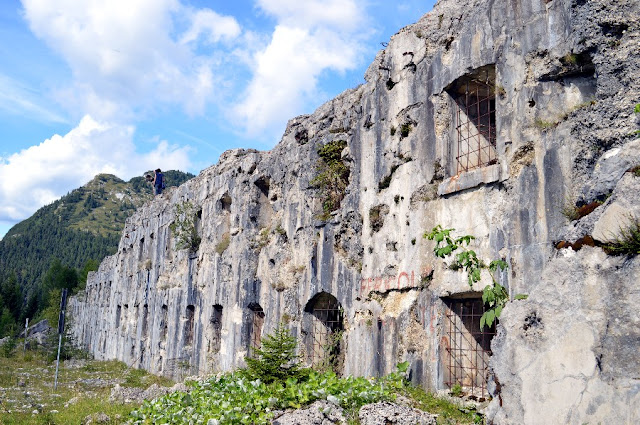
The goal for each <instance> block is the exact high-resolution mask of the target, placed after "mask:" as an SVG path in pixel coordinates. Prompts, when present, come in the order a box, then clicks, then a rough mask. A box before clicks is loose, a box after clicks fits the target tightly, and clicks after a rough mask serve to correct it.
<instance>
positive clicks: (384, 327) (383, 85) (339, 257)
mask: <svg viewBox="0 0 640 425" xmlns="http://www.w3.org/2000/svg"><path fill="white" fill-rule="evenodd" d="M639 17H640V15H639V6H638V2H635V1H634V2H621V1H620V2H617V1H614V2H612V1H604V0H591V1H589V0H576V1H571V0H551V1H542V0H540V1H539V0H535V1H531V2H520V1H506V0H502V1H501V0H492V1H482V0H478V1H472V0H469V1H441V2H439V3H438V4H437V5H436V7H435V8H434V10H433V11H432V12H431V13H429V14H427V15H426V16H425V17H423V18H422V19H421V20H420V21H419V22H418V23H416V24H414V25H411V26H409V27H407V28H404V29H402V30H401V31H400V32H399V33H398V34H396V35H395V36H394V37H392V39H391V41H390V43H389V45H388V47H387V48H386V49H385V50H383V51H381V52H380V53H379V54H378V56H377V57H376V59H375V61H374V63H373V64H372V65H371V66H370V68H369V69H368V71H367V73H366V75H365V79H366V83H365V84H363V85H361V86H359V87H357V88H355V89H353V90H348V91H346V92H345V93H343V94H341V95H340V96H338V97H337V98H336V99H334V100H332V101H330V102H328V103H326V104H325V105H323V106H321V107H320V108H318V110H317V111H315V112H314V113H313V114H311V115H308V116H301V117H297V118H294V119H292V120H291V121H290V122H289V125H288V127H287V130H286V131H285V134H284V136H283V138H282V141H281V142H280V143H279V144H278V145H277V146H276V147H275V148H274V149H273V150H271V151H269V152H256V151H245V150H234V151H229V152H226V153H225V154H223V155H222V157H221V158H220V162H219V163H218V164H217V165H215V166H212V167H210V168H208V169H206V170H204V171H203V172H201V173H200V175H199V176H198V177H196V178H195V179H193V180H191V181H189V182H187V183H186V184H184V185H183V186H181V187H179V188H177V189H172V190H169V191H167V193H165V194H164V195H162V196H160V197H157V198H156V199H155V200H153V201H152V202H150V203H148V204H147V205H145V206H144V207H143V208H141V209H140V210H138V212H137V213H136V214H135V215H134V216H133V217H131V218H130V219H129V220H128V222H127V224H126V227H125V230H124V233H123V236H122V239H121V241H120V246H119V250H118V253H117V254H116V255H114V256H112V257H110V258H108V259H106V260H105V261H104V262H103V263H102V265H101V266H100V269H99V271H98V272H96V273H95V274H92V275H90V277H89V279H88V282H87V288H86V291H85V293H84V294H81V295H79V296H78V297H76V298H74V299H73V300H72V301H71V303H70V308H71V310H72V315H73V318H74V327H73V331H74V333H75V335H76V337H77V338H78V341H79V342H80V343H81V344H83V345H84V346H86V347H87V348H88V349H89V350H90V351H91V352H92V353H93V354H94V355H95V356H96V357H97V358H101V359H111V358H117V359H121V360H123V361H125V362H127V363H130V364H133V365H134V366H137V367H143V368H145V369H148V370H150V371H152V372H155V373H164V374H167V375H171V376H180V375H183V374H188V373H194V372H197V373H212V372H216V371H221V370H230V369H232V368H235V367H239V366H241V365H243V358H244V356H245V355H247V353H248V350H249V347H250V344H251V341H252V340H254V339H255V338H256V332H261V333H262V334H264V333H266V332H269V331H270V330H272V329H273V328H274V327H275V326H276V324H277V323H279V322H284V323H286V324H287V325H288V326H289V327H290V328H291V329H292V331H293V332H294V334H296V335H297V336H298V337H299V338H300V341H301V350H302V352H303V353H305V354H306V355H307V357H308V358H309V357H310V356H311V352H312V351H313V349H314V326H315V325H316V324H317V323H316V322H317V320H315V319H314V318H313V316H312V315H311V314H309V313H308V312H305V306H306V305H307V303H308V302H309V301H310V300H311V299H312V298H313V297H314V296H316V295H317V294H319V293H322V292H326V293H330V294H332V295H333V296H335V297H336V298H337V300H338V302H339V303H340V305H341V308H342V309H343V311H344V322H343V325H344V334H343V335H342V339H341V342H340V353H341V362H340V368H341V369H342V371H343V372H344V373H346V374H357V375H378V374H383V373H388V372H390V371H392V370H393V369H394V367H395V365H396V363H398V362H399V361H402V360H405V359H406V360H409V361H410V362H411V370H412V379H414V380H415V381H416V382H420V383H421V384H422V385H424V386H425V387H427V388H443V387H445V386H446V383H445V374H446V367H447V366H446V357H447V355H448V354H447V352H446V346H447V344H448V343H449V342H450V341H448V339H447V338H449V335H447V333H446V332H445V329H444V323H445V311H446V306H445V303H444V302H443V299H446V298H447V297H459V296H468V295H473V294H475V295H476V296H477V294H479V292H481V290H482V288H483V287H484V286H485V285H486V284H487V283H488V282H487V281H483V282H480V283H477V284H476V285H475V286H474V288H473V291H472V290H470V288H469V286H468V285H467V283H466V277H465V275H464V273H462V272H459V271H453V270H450V269H449V268H447V266H446V264H445V262H443V261H441V260H439V259H436V258H434V256H433V253H432V248H433V243H432V242H430V241H427V240H426V239H423V238H422V234H423V232H424V231H425V230H427V229H431V228H432V227H433V226H435V225H436V224H441V225H443V226H445V227H454V228H456V229H457V232H459V234H472V235H474V236H476V237H477V239H476V241H475V245H474V248H475V249H476V251H477V252H478V254H479V255H480V256H481V257H482V258H504V259H505V260H506V261H507V263H508V264H509V265H510V268H509V269H508V271H506V272H503V273H501V274H500V275H499V276H497V278H498V280H499V281H500V282H501V283H502V284H503V285H505V286H506V287H507V288H508V290H509V293H510V295H511V296H513V295H514V294H516V293H527V294H531V297H530V299H529V300H527V301H519V302H514V303H511V304H510V305H509V306H508V307H507V308H506V309H505V311H504V313H503V317H502V318H501V326H500V327H499V328H498V330H499V334H498V337H497V339H496V341H495V343H494V347H493V351H494V357H493V359H492V365H493V369H494V374H495V378H494V384H493V385H492V391H493V395H494V401H493V403H492V408H491V417H492V418H494V419H495V420H496V422H498V423H560V422H566V423H582V422H589V423H597V422H598V421H601V422H603V423H625V421H626V422H627V423H633V422H637V419H638V412H637V407H636V406H639V405H640V403H639V402H640V398H639V397H640V395H639V393H638V385H639V384H640V376H638V370H640V369H639V368H638V367H637V366H638V365H637V361H636V360H637V356H635V358H634V356H633V354H632V353H635V352H637V351H638V349H639V348H640V340H639V338H640V331H639V330H638V329H639V328H638V313H637V312H634V311H633V309H632V308H631V307H630V306H633V305H640V295H639V294H638V290H637V284H638V263H637V261H638V260H637V259H634V260H625V259H623V258H617V257H616V258H611V257H607V256H606V255H605V254H604V253H603V252H602V251H601V249H600V248H589V249H585V250H584V251H579V252H578V253H573V252H572V251H567V250H566V249H564V250H561V251H558V250H556V248H555V243H556V242H557V241H560V240H568V241H570V242H573V241H575V240H576V239H578V238H580V237H583V236H585V235H588V234H594V236H596V235H601V236H600V239H604V238H605V236H602V235H608V234H610V233H612V232H616V231H617V230H618V226H619V223H620V214H621V211H624V212H626V211H628V212H630V213H633V212H634V211H635V212H636V213H638V214H639V215H640V200H639V199H638V197H637V193H636V192H637V187H638V181H639V180H638V178H637V177H634V175H633V174H631V173H627V170H628V169H629V168H631V167H633V166H634V165H637V164H640V145H639V143H640V142H638V141H637V140H636V139H635V135H634V134H633V132H634V131H635V130H637V129H638V123H637V121H636V119H635V116H634V114H633V106H634V103H637V102H638V100H639V99H640V88H639V85H638V83H637V81H639V78H640V71H639V69H640V68H639V67H640V60H639V57H638V56H639V55H640V49H638V41H639V40H640V38H639V32H638V26H639V24H638V22H639V21H640V20H639V19H638V18H639ZM483 67H486V68H483ZM477 69H489V70H492V76H491V79H492V81H491V85H492V86H494V87H495V108H496V112H495V122H496V129H495V130H496V135H497V137H496V143H495V148H494V150H495V153H496V155H497V158H496V161H492V163H491V164H490V165H488V166H487V167H483V168H481V169H476V170H473V171H470V172H466V173H461V174H459V175H456V174H457V171H456V168H455V156H456V152H455V149H456V144H457V140H456V137H457V135H456V132H455V130H454V127H455V126H454V122H455V111H456V104H455V101H454V99H453V97H452V94H450V91H447V90H448V89H449V88H450V87H452V83H454V82H455V81H460V80H458V79H459V78H461V77H464V76H465V75H467V74H472V73H473V72H474V70H477ZM493 74H494V75H493ZM487 75H488V74H487ZM476 77H477V75H476ZM403 125H404V129H408V128H409V126H410V131H409V132H408V134H407V132H406V131H405V132H403V131H402V129H403ZM338 140H345V141H346V142H347V148H346V149H345V150H344V151H343V153H342V156H343V159H344V161H345V162H346V163H347V164H348V166H349V168H350V175H349V184H348V187H347V189H346V191H345V197H344V199H343V200H342V203H341V207H340V209H339V210H338V211H336V212H334V213H332V214H331V218H330V219H329V220H326V221H322V220H320V219H319V218H318V216H319V214H320V213H321V212H322V206H321V200H320V196H319V190H318V189H317V188H314V187H313V185H312V180H313V178H314V177H315V175H316V174H317V171H316V163H317V161H318V160H319V156H318V153H317V150H318V148H319V147H321V146H323V145H324V144H326V143H329V142H331V141H338ZM596 199H602V200H604V204H603V205H602V206H600V207H598V208H596V210H595V211H594V212H592V213H591V214H589V215H587V216H586V217H584V218H582V219H580V220H574V221H569V220H568V219H567V218H566V217H565V216H564V215H563V214H562V211H563V208H564V207H566V206H567V205H568V204H573V203H575V202H579V203H589V202H591V201H593V200H596ZM185 200H188V201H190V202H192V203H193V204H194V205H196V207H197V208H198V209H201V215H200V217H201V218H200V221H199V223H198V228H199V232H200V235H201V236H202V243H201V245H200V247H199V249H198V251H197V252H196V253H195V254H193V255H191V254H190V253H189V252H188V251H187V250H179V249H177V248H176V240H175V237H174V235H172V232H171V230H170V228H169V226H170V224H171V223H172V222H173V221H174V206H175V205H176V204H178V203H180V202H183V201H185ZM372 211H373V212H372ZM227 239H228V240H229V245H228V247H227V248H226V249H224V250H223V249H222V245H220V243H221V242H224V241H225V240H227ZM603 265H606V267H605V266H603ZM606 270H611V272H610V273H609V272H607V271H606ZM578 276H579V277H578ZM549 285H552V286H553V287H554V288H556V289H552V290H550V289H549ZM563 285H565V286H563ZM568 288H572V289H571V290H568ZM585 291H587V292H588V296H587V295H585ZM599 294H603V296H602V298H601V299H600V298H598V296H599ZM622 294H624V295H625V299H624V300H623V299H622ZM611 303H614V304H615V303H618V305H617V307H615V309H614V306H612V305H611ZM257 305H259V306H260V307H261V308H262V309H263V311H264V326H263V328H262V329H260V328H259V322H261V321H262V319H255V317H254V313H253V310H252V308H253V309H255V307H256V306H257ZM563 308H566V310H563ZM614 310H615V314H613V315H612V313H611V311H614ZM532 311H536V312H537V313H536V314H539V315H541V317H542V323H544V329H545V332H546V333H545V334H544V335H543V336H541V337H540V340H541V341H542V340H544V343H542V342H539V343H538V342H537V340H535V339H534V340H531V341H530V342H528V343H527V344H523V342H522V339H523V338H524V339H526V338H529V337H528V336H527V335H528V334H529V333H530V329H531V327H527V326H525V325H524V324H523V320H524V321H525V322H524V323H528V322H527V320H529V321H530V319H527V318H528V317H530V315H531V312H532ZM607 312H609V313H607ZM607 314H609V315H612V316H609V318H610V319H612V320H614V321H615V320H616V318H618V319H619V320H617V321H615V326H614V327H615V330H614V329H613V328H612V327H611V326H605V325H604V323H605V322H603V321H605V320H608V319H605V316H607ZM583 316H584V317H587V318H588V320H587V321H586V322H581V319H580V318H581V317H583ZM614 316H615V317H614ZM623 319H624V320H623ZM612 323H614V322H612ZM572 326H573V327H572ZM612 326H613V324H612ZM525 328H526V329H525ZM578 331H579V332H578ZM218 334H219V335H218ZM578 335H584V338H583V337H578ZM316 337H317V334H316ZM556 342H557V344H558V345H554V344H556ZM612 343H615V344H614V346H615V347H618V348H616V350H615V352H617V351H618V349H619V351H620V352H622V353H624V355H622V356H620V357H619V356H618V355H617V354H615V353H614V352H613V351H611V350H612V348H611V344H612ZM574 353H575V356H574ZM598 356H600V357H598ZM574 358H575V361H574V360H573V359H574ZM598 359H599V360H598ZM556 362H557V363H556ZM576 362H577V363H576ZM594 362H595V363H594ZM634 362H635V363H634ZM634 367H635V369H634ZM527 368H530V369H528V370H525V369H527ZM573 371H575V373H573ZM577 375H579V377H576V376H577ZM557 379H561V380H563V381H562V385H559V384H558V385H556V380H557ZM571 379H576V380H577V381H579V382H580V383H581V385H582V387H581V389H580V391H581V393H580V396H576V397H568V395H567V389H568V388H569V387H570V382H572V381H571ZM537 382H541V383H543V384H544V385H540V386H539V385H537ZM496 383H497V384H496ZM498 384H499V385H498ZM541 388H546V389H545V391H547V393H546V394H540V393H539V390H540V389H541ZM576 391H577V390H576ZM593 391H595V392H600V393H596V394H594V393H593ZM598 397H601V398H598ZM612 398H616V400H620V406H621V407H620V408H614V403H613V402H612ZM622 400H625V401H624V402H623V401H622ZM598 403H599V404H598ZM625 403H626V404H625ZM596 405H603V406H604V405H607V407H602V408H598V407H597V406H596ZM623 405H626V406H627V407H626V408H624V407H623ZM593 406H595V407H593ZM547 410H549V413H548V414H547V416H548V418H552V419H549V420H547V419H548V418H547V417H538V416H536V415H537V414H540V412H541V411H547ZM612 418H613V419H612Z"/></svg>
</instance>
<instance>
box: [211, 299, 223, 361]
mask: <svg viewBox="0 0 640 425" xmlns="http://www.w3.org/2000/svg"><path fill="white" fill-rule="evenodd" d="M221 341H222V306H221V305H218V304H216V305H214V306H213V311H212V312H211V339H210V340H209V351H213V352H214V353H217V352H219V351H220V343H221Z"/></svg>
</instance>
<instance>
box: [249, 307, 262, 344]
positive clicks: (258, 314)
mask: <svg viewBox="0 0 640 425" xmlns="http://www.w3.org/2000/svg"><path fill="white" fill-rule="evenodd" d="M249 310H250V311H251V313H250V314H251V317H250V320H251V331H250V332H251V333H250V336H249V351H250V352H253V351H254V350H255V349H256V348H260V341H261V340H262V326H263V325H264V310H263V309H262V307H260V304H256V303H250V304H249Z"/></svg>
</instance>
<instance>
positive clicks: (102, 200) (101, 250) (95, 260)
mask: <svg viewBox="0 0 640 425" xmlns="http://www.w3.org/2000/svg"><path fill="white" fill-rule="evenodd" d="M150 173H151V172H150ZM151 174H152V173H151ZM164 175H165V180H166V185H167V187H170V186H179V185H180V184H182V183H184V182H185V181H187V180H189V179H190V178H192V177H194V175H193V174H190V173H183V172H181V171H167V172H165V173H164ZM152 196H153V194H152V187H151V184H149V183H148V182H146V181H145V179H144V177H134V178H132V179H131V180H129V181H128V182H125V181H124V180H121V179H119V178H118V177H116V176H114V175H110V174H99V175H97V176H96V177H94V178H93V180H91V181H90V182H89V183H87V184H86V185H84V186H82V187H80V188H78V189H75V190H73V191H72V192H70V193H68V194H67V195H65V196H63V197H62V198H60V199H59V200H57V201H54V202H53V203H51V204H49V205H46V206H44V207H42V208H40V209H39V210H38V211H36V213H35V214H34V215H33V216H31V217H30V218H28V219H26V220H24V221H22V222H20V223H18V224H16V225H15V226H14V227H13V228H11V230H9V232H8V233H7V234H6V236H5V237H4V238H3V239H2V240H1V241H0V337H1V336H3V335H5V334H7V333H9V328H11V327H13V325H14V324H15V323H17V322H22V321H23V320H24V318H25V317H31V318H33V316H34V315H35V314H37V312H39V311H41V310H42V309H43V308H45V307H46V304H47V299H46V298H47V294H46V292H47V291H48V290H50V289H52V288H44V286H43V285H44V282H43V281H44V280H45V279H44V277H45V275H46V274H47V272H48V271H49V272H50V274H52V275H56V276H58V275H65V273H66V276H67V277H68V276H69V274H70V273H71V272H70V271H69V270H71V271H73V272H74V273H76V274H78V273H79V272H80V271H83V272H82V273H79V275H77V276H76V278H75V279H74V278H70V279H62V280H61V279H57V281H59V282H57V283H56V284H55V285H53V286H55V287H56V288H59V287H61V286H65V285H66V286H68V287H74V286H77V285H78V283H79V282H81V281H82V277H86V272H87V271H88V270H90V269H95V268H96V267H97V265H98V264H99V263H100V261H102V259H103V258H104V257H105V256H107V255H110V254H113V253H114V252H115V251H116V249H117V246H118V241H119V239H120V232H121V231H122V228H123V226H124V222H125V220H126V218H127V217H129V216H130V215H131V214H132V213H133V212H134V211H135V210H136V208H138V207H139V206H141V205H142V204H143V203H144V202H145V201H148V200H149V199H151V198H152ZM82 269H84V270H82ZM83 275H84V276H83ZM49 280H52V279H49ZM53 280H56V279H53ZM67 280H68V281H69V283H68V284H67V283H64V282H65V281H67ZM50 283H51V282H50Z"/></svg>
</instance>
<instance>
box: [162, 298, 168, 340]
mask: <svg viewBox="0 0 640 425" xmlns="http://www.w3.org/2000/svg"><path fill="white" fill-rule="evenodd" d="M168 320H169V308H168V307H167V305H166V304H163V305H162V320H161V321H160V330H161V331H162V339H163V340H165V339H167V331H168V330H169V324H168V323H167V322H168Z"/></svg>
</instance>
